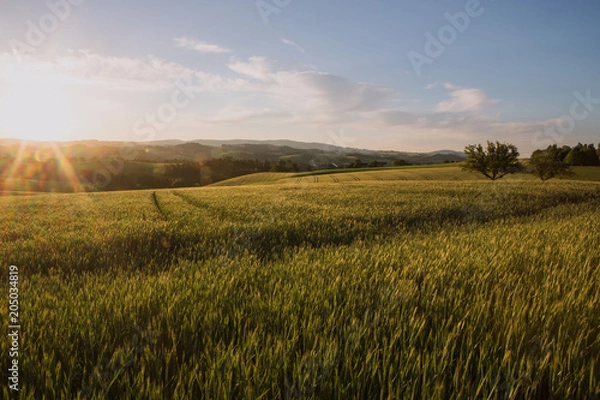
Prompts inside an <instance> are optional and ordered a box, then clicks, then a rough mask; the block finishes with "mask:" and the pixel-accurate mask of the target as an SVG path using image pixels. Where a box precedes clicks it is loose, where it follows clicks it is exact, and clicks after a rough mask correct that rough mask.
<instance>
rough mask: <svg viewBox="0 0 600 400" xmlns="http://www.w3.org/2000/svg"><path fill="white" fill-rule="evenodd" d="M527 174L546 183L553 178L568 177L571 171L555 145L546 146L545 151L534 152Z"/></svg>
mask: <svg viewBox="0 0 600 400" xmlns="http://www.w3.org/2000/svg"><path fill="white" fill-rule="evenodd" d="M528 169H529V172H531V173H532V174H534V175H536V176H537V177H539V178H540V179H541V180H543V181H546V180H548V179H552V178H554V177H555V176H570V175H572V173H573V172H572V171H571V169H570V168H569V165H568V164H567V163H565V162H564V161H563V155H562V154H561V149H559V148H558V147H557V146H556V145H553V146H548V148H547V149H546V150H536V151H534V152H533V154H532V155H531V159H530V160H529V168H528Z"/></svg>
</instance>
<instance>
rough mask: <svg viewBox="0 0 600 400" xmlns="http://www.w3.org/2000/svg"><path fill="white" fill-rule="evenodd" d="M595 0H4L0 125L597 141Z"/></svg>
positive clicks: (412, 143)
mask: <svg viewBox="0 0 600 400" xmlns="http://www.w3.org/2000/svg"><path fill="white" fill-rule="evenodd" d="M598 21H600V2H598V1H597V0H574V1H570V2H566V1H558V0H545V1H540V0H529V1H521V2H518V1H515V0H495V1H494V0H481V1H477V0H466V1H458V0H438V1H433V0H431V1H396V2H391V1H381V0H375V1H368V2H367V1H365V0H362V1H359V0H352V1H336V0H329V1H323V0H321V1H316V0H258V1H256V0H244V1H241V0H229V1H226V0H223V1H214V0H213V1H207V0H202V1H198V0H174V1H171V2H165V1H158V0H145V1H141V0H128V1H123V0H120V1H116V0H103V1H99V0H48V1H37V0H25V1H18V0H0V137H19V138H24V139H36V140H60V141H64V140H77V139H100V140H122V141H147V140H162V139H184V140H186V139H233V138H243V139H281V138H283V139H293V140H299V141H310V142H312V141H314V142H322V143H329V144H332V145H341V146H349V147H360V148H369V149H395V150H405V151H431V150H436V149H446V148H448V149H455V150H462V149H463V148H464V146H465V145H467V144H471V143H482V142H485V141H486V140H488V139H492V140H500V141H507V142H511V143H514V144H516V145H517V146H518V147H519V148H520V149H521V153H522V154H523V155H528V154H529V153H530V152H531V151H532V150H534V149H536V148H540V147H545V146H547V145H548V144H552V143H558V144H571V145H573V144H576V143H577V142H594V143H598V142H600V68H599V67H598V66H599V65H600V51H599V49H600V48H599V47H598V46H599V44H600V25H598Z"/></svg>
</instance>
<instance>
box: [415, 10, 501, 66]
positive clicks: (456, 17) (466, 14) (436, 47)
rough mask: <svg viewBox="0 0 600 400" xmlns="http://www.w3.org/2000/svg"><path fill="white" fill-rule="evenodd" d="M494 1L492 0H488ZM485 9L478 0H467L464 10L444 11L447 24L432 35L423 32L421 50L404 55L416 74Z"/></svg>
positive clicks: (440, 53)
mask: <svg viewBox="0 0 600 400" xmlns="http://www.w3.org/2000/svg"><path fill="white" fill-rule="evenodd" d="M488 1H492V2H493V1H494V0H488ZM484 11H485V9H484V7H483V6H482V5H481V2H480V0H467V2H466V3H465V9H464V11H459V12H456V13H454V14H450V13H448V12H447V13H445V14H444V17H445V18H446V20H447V21H448V24H446V25H444V26H442V27H441V28H440V29H438V31H437V35H436V36H434V35H433V34H432V33H431V32H425V39H426V40H425V46H424V48H423V52H424V53H425V54H422V53H419V52H417V51H414V50H411V51H409V52H408V53H407V54H406V55H407V57H408V60H409V61H410V63H411V65H412V67H413V69H414V71H415V73H416V74H417V76H421V75H422V74H423V67H424V66H425V65H431V64H433V61H434V60H435V59H437V58H438V57H440V56H441V55H442V54H444V52H445V51H446V48H447V47H449V46H451V45H452V44H454V42H456V40H457V38H458V34H459V33H464V32H465V31H466V30H467V29H468V28H469V26H470V25H471V20H472V19H474V18H479V17H481V16H482V15H483V13H484Z"/></svg>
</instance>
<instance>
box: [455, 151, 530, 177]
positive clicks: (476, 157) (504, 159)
mask: <svg viewBox="0 0 600 400" xmlns="http://www.w3.org/2000/svg"><path fill="white" fill-rule="evenodd" d="M464 153H465V155H466V156H467V159H466V161H465V163H464V165H463V168H464V169H466V170H469V171H475V172H480V173H482V174H483V175H484V176H486V177H487V178H489V179H491V180H496V179H500V178H502V177H504V176H506V175H508V174H513V173H515V172H519V171H521V170H522V169H523V166H522V165H521V163H520V162H519V159H518V157H519V151H518V150H517V147H516V146H515V145H512V144H509V143H500V142H498V141H496V142H490V141H488V142H487V147H486V148H484V147H483V146H482V145H481V144H477V145H474V144H471V145H468V146H467V147H465V150H464Z"/></svg>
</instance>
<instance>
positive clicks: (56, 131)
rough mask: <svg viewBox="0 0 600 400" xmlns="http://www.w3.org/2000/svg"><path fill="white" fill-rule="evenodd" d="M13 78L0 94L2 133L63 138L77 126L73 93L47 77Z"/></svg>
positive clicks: (22, 137) (51, 139) (42, 138)
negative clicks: (62, 89)
mask: <svg viewBox="0 0 600 400" xmlns="http://www.w3.org/2000/svg"><path fill="white" fill-rule="evenodd" d="M35 78H36V79H31V80H29V81H28V80H27V79H24V78H23V77H22V78H21V79H18V80H16V81H12V82H11V85H10V86H9V87H8V88H7V90H3V91H2V93H1V94H0V96H1V97H0V136H4V137H13V138H16V139H22V140H40V141H59V140H63V139H66V138H67V137H68V132H69V130H70V128H71V127H72V125H73V122H74V115H73V111H72V110H73V104H72V101H71V100H70V98H69V96H68V95H67V94H66V93H64V91H61V88H60V86H58V85H56V84H54V82H53V81H52V78H51V77H50V76H48V77H47V79H45V80H44V79H40V78H41V77H40V76H36V77H35Z"/></svg>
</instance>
